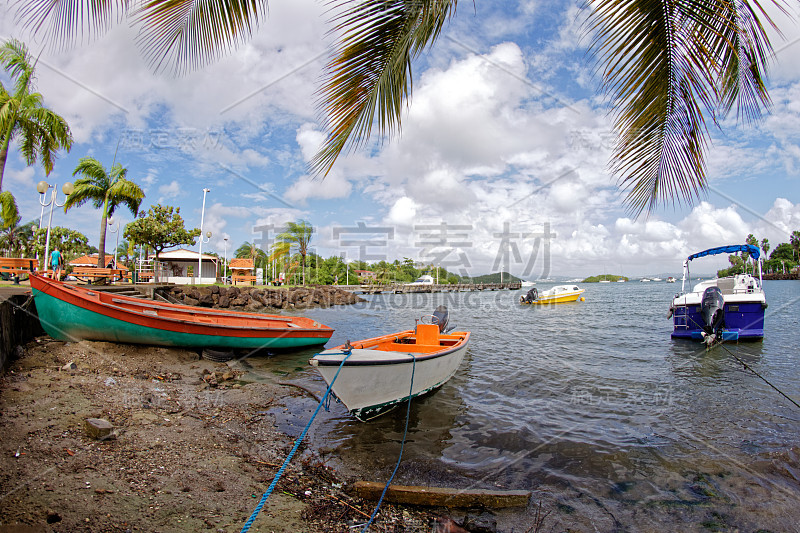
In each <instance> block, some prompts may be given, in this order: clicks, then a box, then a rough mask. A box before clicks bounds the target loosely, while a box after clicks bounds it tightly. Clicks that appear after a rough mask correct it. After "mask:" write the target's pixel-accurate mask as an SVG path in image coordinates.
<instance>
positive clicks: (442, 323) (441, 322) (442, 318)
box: [433, 305, 450, 333]
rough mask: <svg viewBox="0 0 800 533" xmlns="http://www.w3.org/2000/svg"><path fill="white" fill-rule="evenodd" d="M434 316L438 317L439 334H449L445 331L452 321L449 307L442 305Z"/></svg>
mask: <svg viewBox="0 0 800 533" xmlns="http://www.w3.org/2000/svg"><path fill="white" fill-rule="evenodd" d="M433 316H434V317H436V320H437V322H436V324H438V326H439V333H447V331H445V329H446V328H447V323H448V322H449V321H450V312H449V311H448V310H447V306H445V305H440V306H439V307H437V308H436V311H434V312H433Z"/></svg>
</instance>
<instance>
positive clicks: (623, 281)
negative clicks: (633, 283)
mask: <svg viewBox="0 0 800 533" xmlns="http://www.w3.org/2000/svg"><path fill="white" fill-rule="evenodd" d="M617 283H625V280H624V279H622V278H619V279H618V280H617Z"/></svg>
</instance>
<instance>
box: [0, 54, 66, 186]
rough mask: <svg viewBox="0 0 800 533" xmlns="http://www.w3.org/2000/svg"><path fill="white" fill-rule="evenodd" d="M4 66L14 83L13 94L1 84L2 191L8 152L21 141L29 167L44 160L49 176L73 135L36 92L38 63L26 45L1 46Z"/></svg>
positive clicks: (0, 62)
mask: <svg viewBox="0 0 800 533" xmlns="http://www.w3.org/2000/svg"><path fill="white" fill-rule="evenodd" d="M0 64H2V66H3V69H4V70H5V71H6V73H8V75H9V76H10V77H11V79H12V80H13V81H14V87H13V89H12V90H9V88H6V87H5V86H3V84H2V83H0V140H1V141H0V191H2V190H3V173H4V172H5V168H6V159H7V158H8V148H9V146H10V145H11V141H12V139H14V138H19V141H20V150H21V151H22V155H23V156H24V157H25V161H26V162H27V163H28V165H33V164H34V163H36V161H37V160H38V159H41V162H42V166H43V167H44V171H45V174H50V171H52V170H53V163H54V160H55V154H56V152H57V151H58V150H60V149H61V148H64V149H66V150H67V151H69V150H70V148H71V147H72V133H71V132H70V130H69V126H68V125H67V121H66V120H64V119H63V118H62V117H61V116H59V115H58V114H57V113H55V112H53V111H51V110H50V109H47V108H46V107H44V105H43V104H42V100H43V99H42V95H41V94H39V93H37V92H35V91H34V83H33V82H34V70H35V67H36V63H35V61H33V60H32V58H31V55H30V53H29V52H28V49H27V47H26V46H25V44H24V43H22V42H20V41H17V40H16V39H10V40H8V41H5V42H4V43H3V44H2V45H1V46H0Z"/></svg>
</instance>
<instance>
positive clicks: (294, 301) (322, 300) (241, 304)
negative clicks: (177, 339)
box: [169, 285, 365, 312]
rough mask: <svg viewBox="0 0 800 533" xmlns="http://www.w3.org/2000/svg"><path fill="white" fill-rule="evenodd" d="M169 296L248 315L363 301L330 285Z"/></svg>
mask: <svg viewBox="0 0 800 533" xmlns="http://www.w3.org/2000/svg"><path fill="white" fill-rule="evenodd" d="M169 295H170V296H171V297H172V298H174V299H176V300H178V301H180V302H181V303H183V304H186V305H197V306H200V307H213V308H216V309H239V310H242V311H250V312H256V311H261V310H264V309H306V308H309V307H330V306H332V305H348V304H354V303H358V302H363V301H365V300H364V299H363V298H361V297H359V296H356V295H355V294H353V293H351V292H348V291H345V290H343V289H339V288H337V287H331V286H319V287H289V288H282V287H253V286H241V287H235V286H231V287H220V286H219V285H212V286H209V287H193V286H191V285H180V286H176V287H172V288H171V289H169Z"/></svg>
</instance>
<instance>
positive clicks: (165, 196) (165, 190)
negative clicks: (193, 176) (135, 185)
mask: <svg viewBox="0 0 800 533" xmlns="http://www.w3.org/2000/svg"><path fill="white" fill-rule="evenodd" d="M182 192H183V188H182V187H181V184H180V183H178V180H172V181H171V182H169V183H168V184H166V185H162V186H160V187H159V188H158V194H160V195H161V196H160V197H159V199H158V203H162V202H166V201H167V200H171V199H174V198H177V197H178V196H179V195H180V194H181V193H182Z"/></svg>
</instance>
